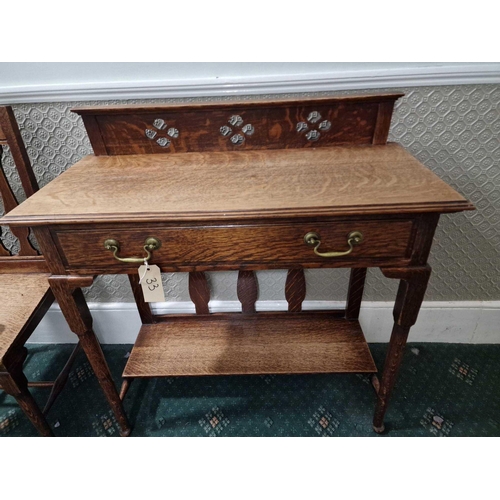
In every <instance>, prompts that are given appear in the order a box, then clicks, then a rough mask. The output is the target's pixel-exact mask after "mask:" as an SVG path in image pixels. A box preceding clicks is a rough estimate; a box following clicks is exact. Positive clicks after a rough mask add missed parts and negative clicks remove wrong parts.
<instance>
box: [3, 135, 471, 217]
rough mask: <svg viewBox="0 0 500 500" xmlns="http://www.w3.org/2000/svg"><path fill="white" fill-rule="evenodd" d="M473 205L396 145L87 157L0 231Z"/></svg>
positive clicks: (443, 209) (395, 211)
mask: <svg viewBox="0 0 500 500" xmlns="http://www.w3.org/2000/svg"><path fill="white" fill-rule="evenodd" d="M473 208H474V207H473V205H472V204H471V203H470V202H468V201H467V200H466V199H465V198H464V197H463V196H461V195H460V194H459V193H457V192H456V191H455V190H454V189H453V188H451V187H450V186H448V185H447V184H446V183H445V182H444V181H442V180H441V179H440V178H439V177H438V176H437V175H435V174H434V173H433V172H431V171H430V170H429V169H427V168H426V167H425V166H423V165H422V164H421V163H420V162H419V161H418V160H417V159H415V158H414V157H413V156H412V155H411V154H410V153H408V152H407V151H405V149H404V148H403V147H402V146H400V145H398V144H393V143H389V144H387V145H381V146H370V145H367V146H345V147H343V146H336V147H328V148H308V149H289V150H280V149H278V150H268V151H262V150H261V151H257V150H255V151H235V152H208V153H182V154H178V153H175V154H174V153H171V154H161V155H160V154H159V155H127V156H99V157H96V156H93V155H91V156H87V157H85V158H83V159H82V160H81V161H79V162H78V163H76V164H75V165H73V166H72V167H71V168H70V169H68V170H67V171H66V172H64V173H63V174H61V175H60V176H59V177H58V178H56V179H55V180H54V181H52V182H51V183H49V184H48V185H47V186H45V187H44V188H42V189H41V190H40V191H39V192H37V193H35V194H34V195H33V196H31V197H30V198H29V199H28V200H26V201H25V202H23V203H22V204H21V205H19V206H18V207H17V208H15V209H14V210H12V211H11V212H10V213H9V214H7V215H6V216H5V217H4V218H3V219H2V221H1V222H2V224H11V225H29V226H36V225H47V224H68V223H104V222H113V223H115V222H154V221H183V220H206V219H218V220H220V219H223V220H226V219H227V220H235V219H238V220H242V219H250V218H256V217H257V218H266V217H269V218H275V217H309V216H342V215H359V214H366V215H375V214H401V213H423V212H439V213H445V212H457V211H461V210H470V209H473Z"/></svg>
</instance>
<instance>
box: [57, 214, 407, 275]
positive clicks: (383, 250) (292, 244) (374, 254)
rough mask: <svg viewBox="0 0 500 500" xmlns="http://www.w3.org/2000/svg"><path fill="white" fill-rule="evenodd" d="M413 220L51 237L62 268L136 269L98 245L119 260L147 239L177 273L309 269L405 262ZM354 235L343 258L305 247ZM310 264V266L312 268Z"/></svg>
mask: <svg viewBox="0 0 500 500" xmlns="http://www.w3.org/2000/svg"><path fill="white" fill-rule="evenodd" d="M412 228H413V221H411V220H398V221H383V220H382V221H380V220H377V221H374V220H369V221H359V220H358V221H339V222H328V223H315V222H309V223H296V224H272V225H271V224H270V225H247V226H200V227H165V226H163V227H158V226H145V227H137V228H131V227H126V228H125V227H123V228H116V229H115V228H113V229H99V230H81V231H75V230H68V231H59V232H57V233H56V234H55V236H56V241H57V243H58V245H59V248H60V251H61V254H62V255H63V259H64V260H65V264H66V266H67V267H68V268H86V269H90V268H96V269H105V270H106V271H109V272H112V271H113V269H118V268H124V267H132V268H133V267H137V266H138V264H124V263H122V262H119V261H118V260H116V259H115V258H114V257H113V255H112V252H111V251H109V250H106V249H105V248H104V241H105V240H107V239H110V238H112V239H115V240H117V241H118V242H119V246H120V250H119V252H117V254H118V256H120V257H141V256H144V255H145V252H144V250H143V246H144V242H145V240H146V239H147V238H148V237H155V238H157V239H159V240H160V241H161V248H160V249H158V250H155V251H153V254H152V258H151V261H150V262H151V263H154V264H158V265H161V266H163V267H167V268H172V269H178V268H182V267H185V268H188V267H190V266H203V265H208V266H210V265H221V264H226V265H237V264H243V265H245V264H263V265H266V264H275V265H274V267H276V265H278V264H280V263H283V264H285V263H287V264H303V265H305V266H307V265H308V264H312V265H311V267H320V266H323V265H324V266H329V265H334V266H337V265H342V263H345V264H346V265H347V264H349V263H352V262H355V261H358V260H363V261H366V260H370V259H373V260H374V261H375V262H376V264H377V263H379V262H380V260H384V259H392V260H398V259H399V260H401V259H405V258H409V252H410V240H411V235H412ZM353 231H358V232H360V233H361V234H362V235H363V241H362V242H361V243H360V244H358V245H356V246H354V247H353V250H352V252H351V253H350V254H349V255H346V256H339V257H328V258H327V257H322V256H319V255H316V254H315V253H314V246H311V245H307V244H306V243H305V241H304V236H305V235H306V234H307V233H309V232H315V233H317V234H318V235H319V237H320V239H321V245H320V246H319V247H318V251H319V252H322V253H323V252H332V251H337V252H345V251H347V250H349V244H348V236H349V234H350V233H351V232H353ZM314 264H316V265H314Z"/></svg>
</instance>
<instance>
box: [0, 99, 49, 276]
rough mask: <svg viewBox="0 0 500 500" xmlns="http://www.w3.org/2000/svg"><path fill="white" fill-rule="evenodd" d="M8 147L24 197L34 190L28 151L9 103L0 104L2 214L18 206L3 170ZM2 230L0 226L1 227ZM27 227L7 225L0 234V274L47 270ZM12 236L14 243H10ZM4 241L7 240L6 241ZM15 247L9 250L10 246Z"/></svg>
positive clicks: (34, 179) (34, 183)
mask: <svg viewBox="0 0 500 500" xmlns="http://www.w3.org/2000/svg"><path fill="white" fill-rule="evenodd" d="M5 146H8V148H9V149H10V153H11V155H12V158H13V160H14V163H15V166H16V170H17V173H18V175H19V179H20V181H21V185H22V188H23V190H24V193H25V195H26V197H29V196H31V195H32V194H33V193H35V192H36V191H37V190H38V184H37V181H36V178H35V174H34V172H33V169H32V168H31V162H30V159H29V157H28V153H27V151H26V148H25V146H24V143H23V139H22V137H21V132H20V131H19V127H18V125H17V122H16V119H15V116H14V112H13V111H12V108H11V107H10V106H0V196H1V198H2V201H3V206H4V213H8V212H10V211H11V210H12V209H13V208H15V207H17V205H19V201H18V200H17V199H16V197H15V195H14V192H13V190H12V187H11V185H10V183H9V180H8V178H7V175H6V173H5V170H4V164H3V160H4V147H5ZM2 229H3V228H2ZM29 236H30V231H29V229H27V228H19V227H16V228H11V229H10V231H5V230H2V231H1V233H0V273H16V272H24V273H29V272H47V267H46V265H45V260H44V258H43V256H41V255H40V252H39V251H38V250H37V249H36V248H35V247H34V246H33V244H32V243H31V241H30V239H29ZM12 237H14V239H17V243H18V244H17V245H16V244H15V243H14V244H12ZM7 240H10V241H9V243H8V244H7ZM16 247H17V248H18V250H12V248H16Z"/></svg>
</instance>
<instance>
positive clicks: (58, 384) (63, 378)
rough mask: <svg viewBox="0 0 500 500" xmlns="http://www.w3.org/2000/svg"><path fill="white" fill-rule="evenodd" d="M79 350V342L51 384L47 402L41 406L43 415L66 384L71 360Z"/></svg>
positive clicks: (72, 360)
mask: <svg viewBox="0 0 500 500" xmlns="http://www.w3.org/2000/svg"><path fill="white" fill-rule="evenodd" d="M79 352H80V342H78V344H76V346H75V348H74V349H73V352H72V353H71V356H70V357H69V358H68V361H66V364H65V365H64V368H63V369H62V370H61V372H60V373H59V375H58V376H57V378H56V379H55V380H54V384H53V385H52V390H51V391H50V394H49V397H48V399H47V402H46V403H45V406H44V408H43V414H44V415H47V413H48V412H49V410H50V409H51V408H52V405H53V404H54V402H55V400H56V399H57V397H58V396H59V394H60V393H61V391H62V390H63V388H64V386H65V385H66V382H67V380H68V376H69V372H70V371H71V367H72V366H73V362H74V361H75V358H76V356H77V354H78V353H79Z"/></svg>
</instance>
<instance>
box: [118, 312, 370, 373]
mask: <svg viewBox="0 0 500 500" xmlns="http://www.w3.org/2000/svg"><path fill="white" fill-rule="evenodd" d="M376 371H377V368H376V366H375V363H374V362H373V358H372V356H371V353H370V350H369V348H368V345H367V343H366V340H365V337H364V335H363V332H362V330H361V327H360V325H359V323H358V322H357V321H347V320H345V319H336V318H332V317H329V316H327V315H324V314H323V315H318V314H314V313H311V314H309V313H299V314H282V315H279V316H273V315H265V314H253V315H248V316H246V315H245V316H244V315H241V314H238V315H232V316H225V317H224V318H221V317H220V316H219V317H217V316H215V315H211V316H194V315H193V317H192V318H191V317H189V318H186V317H182V318H172V319H169V320H168V321H165V322H162V323H156V324H152V325H143V326H142V328H141V330H140V332H139V336H138V338H137V341H136V343H135V345H134V348H133V349H132V352H131V354H130V357H129V359H128V362H127V365H126V367H125V370H124V373H123V376H124V377H166V376H177V375H250V374H266V373H269V374H271V373H276V374H278V373H283V374H285V373H340V372H354V373H360V372H370V373H372V372H376Z"/></svg>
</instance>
